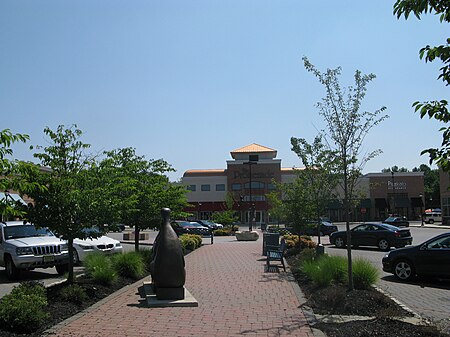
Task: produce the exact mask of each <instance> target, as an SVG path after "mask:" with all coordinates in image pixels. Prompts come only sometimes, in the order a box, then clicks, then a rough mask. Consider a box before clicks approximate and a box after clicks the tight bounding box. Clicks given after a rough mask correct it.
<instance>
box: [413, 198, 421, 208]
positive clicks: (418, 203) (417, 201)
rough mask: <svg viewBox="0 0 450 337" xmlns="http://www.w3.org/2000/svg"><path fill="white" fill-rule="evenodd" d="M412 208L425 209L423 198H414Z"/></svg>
mask: <svg viewBox="0 0 450 337" xmlns="http://www.w3.org/2000/svg"><path fill="white" fill-rule="evenodd" d="M411 207H413V208H414V207H423V199H422V198H421V197H412V198H411Z"/></svg>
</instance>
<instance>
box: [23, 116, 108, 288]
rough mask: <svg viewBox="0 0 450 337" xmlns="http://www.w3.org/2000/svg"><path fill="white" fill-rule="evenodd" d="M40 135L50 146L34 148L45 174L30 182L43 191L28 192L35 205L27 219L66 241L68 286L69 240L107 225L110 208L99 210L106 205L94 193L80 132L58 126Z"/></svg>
mask: <svg viewBox="0 0 450 337" xmlns="http://www.w3.org/2000/svg"><path fill="white" fill-rule="evenodd" d="M44 133H45V134H46V135H47V136H48V137H49V143H50V144H49V145H48V146H47V147H41V146H38V147H37V149H38V150H42V151H43V152H41V153H35V154H34V156H35V157H36V158H38V159H40V161H41V165H42V166H44V167H47V168H49V170H48V171H46V172H44V171H39V172H38V173H37V174H35V176H34V180H35V181H37V182H38V183H40V184H41V185H44V186H46V187H47V189H46V190H45V191H42V190H39V189H35V190H33V191H31V193H30V196H31V197H32V198H33V199H34V202H35V204H34V207H32V208H30V209H29V217H30V219H31V220H32V221H33V222H34V223H35V224H36V225H40V226H46V227H49V228H50V229H51V230H52V231H54V232H56V233H57V234H59V235H61V236H62V237H63V238H64V239H66V240H67V242H68V247H69V265H68V271H69V277H68V281H69V282H70V283H72V282H73V254H74V253H73V250H74V249H73V240H74V239H75V238H79V237H83V236H84V233H83V231H82V230H83V229H84V228H86V227H91V226H94V225H97V226H100V225H103V224H104V223H107V220H108V214H110V213H111V212H112V208H111V207H100V206H101V205H110V204H109V203H108V202H105V201H102V199H104V195H103V194H101V193H96V192H97V191H98V190H97V185H98V184H97V183H98V177H96V175H95V174H94V173H95V172H94V171H92V170H91V168H92V166H93V164H94V161H93V158H92V156H90V155H88V154H87V153H86V150H87V149H88V148H89V147H90V145H89V144H85V143H83V142H81V141H80V138H81V136H82V131H81V130H80V129H78V128H77V126H76V125H72V126H71V127H69V128H65V127H64V125H59V126H58V127H57V129H56V131H53V130H51V129H50V128H49V127H46V128H45V129H44ZM99 210H101V212H100V211H99Z"/></svg>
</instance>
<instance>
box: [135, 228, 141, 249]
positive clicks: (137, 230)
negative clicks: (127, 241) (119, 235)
mask: <svg viewBox="0 0 450 337" xmlns="http://www.w3.org/2000/svg"><path fill="white" fill-rule="evenodd" d="M140 232H141V229H140V228H139V226H137V225H135V226H134V250H135V251H136V252H139V234H140Z"/></svg>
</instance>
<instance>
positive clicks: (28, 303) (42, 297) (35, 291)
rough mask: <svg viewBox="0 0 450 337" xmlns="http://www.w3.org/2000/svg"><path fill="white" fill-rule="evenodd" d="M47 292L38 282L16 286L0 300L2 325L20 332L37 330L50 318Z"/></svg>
mask: <svg viewBox="0 0 450 337" xmlns="http://www.w3.org/2000/svg"><path fill="white" fill-rule="evenodd" d="M46 306H47V293H46V289H45V288H44V286H43V285H41V284H39V283H37V282H24V283H21V284H20V285H19V286H17V287H14V289H13V290H12V291H11V293H10V294H8V295H5V296H4V297H3V298H2V299H1V302H0V325H1V326H2V327H3V328H6V329H8V330H12V331H15V332H18V333H30V332H33V331H36V330H37V329H38V328H39V327H40V326H41V325H42V324H43V323H44V322H45V320H46V319H47V318H48V313H46V312H45V307H46Z"/></svg>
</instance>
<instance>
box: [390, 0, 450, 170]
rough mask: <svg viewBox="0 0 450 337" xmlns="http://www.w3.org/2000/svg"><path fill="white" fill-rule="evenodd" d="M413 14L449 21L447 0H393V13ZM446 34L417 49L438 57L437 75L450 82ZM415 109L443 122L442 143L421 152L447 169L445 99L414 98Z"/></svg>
mask: <svg viewBox="0 0 450 337" xmlns="http://www.w3.org/2000/svg"><path fill="white" fill-rule="evenodd" d="M411 13H412V14H414V15H415V16H416V17H417V18H418V19H419V20H420V17H421V15H422V14H428V13H430V14H431V13H433V14H436V15H439V19H440V21H441V22H447V23H448V22H450V2H449V1H448V0H397V1H396V2H395V4H394V15H397V18H400V17H401V16H402V15H403V16H404V17H405V19H406V20H407V19H408V17H409V15H410V14H411ZM449 44H450V38H447V40H446V41H445V43H444V44H441V45H439V46H434V47H432V46H429V45H427V46H425V47H423V48H422V49H420V52H419V56H420V58H421V59H423V58H425V62H433V61H435V60H440V61H441V62H442V63H443V66H442V67H441V68H440V74H439V76H438V79H441V80H442V81H443V82H444V83H445V85H449V84H450V45H449ZM413 107H414V108H415V111H416V112H417V111H418V112H419V113H420V117H421V118H424V117H425V116H428V117H429V118H430V119H431V118H434V119H436V120H438V121H440V122H443V123H445V124H446V125H445V126H443V127H442V128H441V129H440V131H441V132H442V143H441V147H440V148H430V149H426V150H423V151H422V152H421V154H425V153H428V155H429V157H430V164H431V163H433V162H434V163H436V164H437V165H438V166H439V167H442V169H443V170H444V171H450V163H449V158H450V126H448V122H449V121H450V112H449V111H448V101H447V100H445V99H442V100H433V101H426V102H414V103H413Z"/></svg>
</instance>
